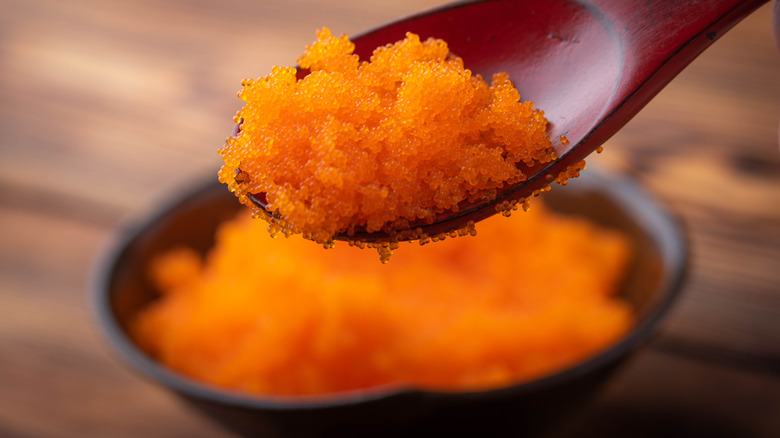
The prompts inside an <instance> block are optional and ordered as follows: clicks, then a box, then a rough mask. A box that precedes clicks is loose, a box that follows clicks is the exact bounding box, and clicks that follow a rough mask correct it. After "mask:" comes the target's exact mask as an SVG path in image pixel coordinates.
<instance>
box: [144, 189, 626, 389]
mask: <svg viewBox="0 0 780 438" xmlns="http://www.w3.org/2000/svg"><path fill="white" fill-rule="evenodd" d="M399 251H400V252H401V253H402V255H401V256H400V257H397V259H396V260H395V261H394V262H393V263H391V264H387V265H382V264H378V263H376V261H374V260H371V258H367V257H365V254H362V252H361V251H360V250H359V249H358V248H355V247H350V246H346V245H342V246H338V247H336V248H334V249H332V250H330V251H324V250H322V248H319V247H317V246H316V245H311V244H310V243H308V242H306V241H304V240H303V239H301V238H300V236H292V237H290V238H288V239H272V238H271V237H270V236H269V234H268V232H267V230H266V229H265V224H264V223H263V222H261V221H256V220H252V219H251V218H249V217H248V216H247V215H245V216H240V217H237V218H236V219H234V220H232V221H229V222H226V223H224V224H223V225H222V226H221V228H220V229H219V231H218V233H217V236H216V243H215V246H214V248H212V250H211V251H210V252H209V253H208V254H207V255H206V256H205V258H202V257H201V256H199V255H197V254H196V253H195V252H194V251H192V250H190V249H187V248H175V249H172V250H171V251H170V252H168V253H165V254H163V255H161V256H159V258H157V259H156V260H155V261H154V262H153V264H152V266H150V270H149V272H150V274H151V277H152V279H153V280H154V283H155V284H156V286H157V288H158V289H159V290H160V291H161V294H162V295H161V297H160V298H159V299H158V300H156V301H154V302H152V303H150V304H149V305H148V306H147V307H146V308H144V309H142V311H141V312H140V313H139V314H138V315H137V316H136V317H135V318H134V319H133V320H132V321H131V324H130V332H131V334H132V337H133V339H134V341H135V342H136V343H137V344H138V345H139V346H140V347H141V348H142V349H144V350H145V351H146V352H147V353H148V354H150V355H151V356H152V357H154V358H155V359H157V360H159V361H160V362H161V363H162V364H164V365H165V366H167V367H169V368H171V369H173V370H175V371H177V372H180V373H182V374H184V375H187V376H190V377H192V378H194V379H197V380H200V381H202V382H205V383H208V384H213V385H216V386H219V387H223V388H227V389H232V390H237V391H241V392H247V393H253V394H258V395H304V394H305V395H309V394H328V393H336V392H340V391H348V390H355V389H363V388H370V387H375V386H378V385H384V384H399V385H406V386H410V387H416V388H425V389H434V390H445V391H461V390H481V389H489V388H495V387H500V386H506V385H509V384H514V383H519V382H523V381H528V380H531V379H535V378H539V377H542V376H545V375H548V374H551V373H554V372H556V371H560V370H562V369H564V368H567V367H570V366H573V365H575V364H577V363H579V362H581V361H583V360H585V359H587V358H589V357H590V356H592V355H595V354H597V353H598V352H600V351H602V350H604V349H606V348H608V347H609V346H610V345H612V344H613V343H615V342H616V341H617V340H619V339H620V338H621V337H622V336H623V335H624V334H625V333H626V332H627V331H628V330H629V328H630V327H631V325H632V323H633V314H632V310H631V308H630V305H629V304H628V303H626V302H624V301H623V300H622V299H620V298H619V297H618V296H617V291H618V287H619V283H620V281H621V278H622V275H623V272H624V271H625V268H626V265H627V263H628V260H629V259H630V257H631V251H632V249H631V247H630V243H629V241H628V240H627V239H626V238H625V237H624V236H623V235H621V234H618V233H617V232H615V231H610V230H606V229H602V228H599V227H597V226H595V225H594V224H592V223H589V222H587V221H585V220H583V219H576V218H571V217H564V216H561V215H558V214H555V213H552V212H550V211H548V210H547V209H546V208H544V207H543V205H541V204H539V205H535V206H534V208H532V209H531V210H530V211H529V212H527V213H523V214H519V215H514V216H513V217H511V218H509V219H506V218H502V217H494V218H491V219H488V220H486V221H484V223H483V224H482V226H481V227H480V232H479V236H478V237H465V238H458V239H446V240H445V241H443V242H439V243H437V244H436V245H426V246H418V245H408V246H404V247H403V248H402V249H400V250H399Z"/></svg>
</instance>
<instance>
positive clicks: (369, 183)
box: [219, 29, 555, 259]
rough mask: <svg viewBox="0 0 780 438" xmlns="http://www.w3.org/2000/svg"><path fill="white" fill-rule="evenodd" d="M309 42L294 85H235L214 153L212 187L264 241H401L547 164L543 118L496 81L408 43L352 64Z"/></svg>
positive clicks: (277, 75) (290, 78) (281, 71)
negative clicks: (228, 121) (251, 217)
mask: <svg viewBox="0 0 780 438" xmlns="http://www.w3.org/2000/svg"><path fill="white" fill-rule="evenodd" d="M317 37H318V38H317V41H315V42H314V43H313V44H312V45H310V46H308V47H307V48H306V51H305V53H304V54H303V55H302V56H301V57H300V58H299V59H298V66H299V67H300V68H301V69H304V70H305V71H307V72H308V74H306V75H305V76H303V74H302V73H301V72H300V71H298V70H297V69H295V68H280V67H275V68H274V69H273V71H272V72H271V74H269V75H268V76H266V77H264V78H258V79H256V80H252V79H248V80H245V81H244V82H243V89H242V90H241V91H240V92H239V94H238V95H239V97H240V98H241V99H242V100H244V101H245V102H246V105H245V106H244V107H243V108H242V109H241V110H240V111H239V112H238V114H237V115H236V117H235V119H234V121H235V122H236V123H240V126H241V128H240V131H239V133H238V134H237V135H236V136H235V137H230V138H229V139H228V140H227V143H226V144H225V145H224V147H222V148H221V149H220V154H221V156H222V158H223V160H224V165H223V167H222V169H221V170H220V172H219V179H220V181H221V182H223V183H225V184H227V185H228V186H229V188H230V190H231V191H232V192H234V193H235V194H236V195H237V196H238V197H239V199H240V200H241V201H242V202H243V203H244V204H246V205H249V206H250V207H252V208H254V209H255V214H256V215H258V216H262V217H265V218H266V219H267V220H269V221H270V222H271V224H270V226H269V230H270V231H271V233H272V234H278V233H284V234H286V235H290V234H296V233H301V234H303V235H304V237H306V238H308V239H311V240H314V241H317V242H320V243H323V244H325V245H326V246H330V245H331V244H332V241H333V237H334V235H337V234H341V235H351V234H352V233H354V232H355V231H356V230H360V231H367V232H369V233H371V232H377V231H380V230H381V231H385V232H388V233H392V232H394V231H397V230H409V229H411V228H410V224H415V223H430V222H432V221H433V220H434V219H435V217H436V215H437V214H439V213H442V212H445V211H457V210H458V207H459V205H460V204H461V203H463V202H467V203H472V202H480V203H481V202H487V201H492V200H493V199H495V197H496V194H497V191H498V189H500V188H501V187H503V186H505V185H511V184H516V183H518V182H522V181H523V180H525V178H526V175H525V174H524V173H523V169H527V167H530V166H533V165H535V164H538V163H546V162H549V161H552V160H554V159H555V151H554V149H553V148H552V145H551V142H550V139H549V138H548V136H547V132H546V131H547V120H546V119H545V118H544V114H543V112H542V111H540V110H537V109H535V108H534V106H533V102H522V101H521V100H520V95H519V93H518V92H517V90H516V89H515V87H514V86H513V85H512V83H511V82H510V80H509V77H508V76H507V75H506V74H496V75H494V76H493V78H492V83H491V84H490V85H488V84H487V83H486V82H485V81H484V80H483V79H482V77H481V76H479V75H474V74H472V72H471V71H470V70H468V69H466V68H465V67H464V65H463V61H462V60H461V59H460V58H458V57H457V56H455V55H453V54H452V53H450V51H449V49H448V46H447V44H446V43H445V42H444V41H442V40H438V39H428V40H426V41H424V42H423V41H420V38H419V37H418V36H417V35H415V34H412V33H409V34H407V35H406V38H405V39H403V40H401V41H398V42H397V43H395V44H392V45H387V46H384V47H379V48H377V49H376V50H375V51H374V52H373V55H372V56H371V57H370V59H369V60H360V59H358V56H357V55H355V54H353V50H354V45H353V43H352V42H350V40H349V39H348V38H347V37H346V36H342V37H335V36H333V35H331V33H330V31H329V30H328V29H322V30H320V31H318V33H317ZM302 71H303V70H302ZM298 76H303V77H302V78H300V79H298ZM520 80H522V78H520ZM250 194H253V195H257V196H262V198H263V199H264V201H265V202H264V204H265V210H266V211H267V212H268V213H270V215H267V214H266V212H265V211H263V210H261V209H260V208H258V207H256V206H255V205H254V204H252V202H251V200H250V199H248V195H250ZM461 234H464V233H461ZM419 237H424V236H419ZM380 255H383V252H382V251H381V249H380ZM387 257H389V255H388V256H387ZM387 257H383V259H386V258H387Z"/></svg>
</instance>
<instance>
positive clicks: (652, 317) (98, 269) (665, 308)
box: [88, 169, 689, 411]
mask: <svg viewBox="0 0 780 438" xmlns="http://www.w3.org/2000/svg"><path fill="white" fill-rule="evenodd" d="M569 184H570V185H571V186H572V187H566V190H582V191H587V190H596V191H599V192H602V193H604V194H605V195H606V196H607V198H608V199H610V200H611V201H613V202H614V203H615V204H616V205H619V206H620V207H621V209H622V210H623V211H624V212H626V213H629V215H630V216H631V218H632V220H635V221H636V222H638V223H639V225H640V226H641V228H642V229H643V230H645V231H646V232H647V233H648V234H650V235H652V236H653V241H654V242H660V243H659V247H658V251H659V253H661V263H662V264H663V266H664V267H665V268H666V269H667V271H668V275H666V276H665V277H664V278H663V279H662V280H663V281H662V282H661V283H660V284H659V286H658V289H659V290H664V291H666V293H664V294H663V295H662V296H661V297H660V299H659V300H657V301H656V302H655V303H653V304H651V308H650V309H649V310H647V314H646V317H645V318H643V319H642V320H640V321H638V323H637V324H636V325H635V326H633V328H632V329H631V331H630V332H629V333H628V334H627V335H626V336H625V337H623V338H622V339H621V340H620V341H618V342H616V343H614V344H612V345H611V346H610V347H609V348H607V349H605V350H603V351H601V352H599V353H597V354H595V355H593V356H591V357H590V358H588V359H587V360H585V361H583V362H579V363H578V364H577V365H575V366H572V367H569V368H565V369H563V370H559V371H556V372H554V373H552V374H548V375H546V376H544V377H541V378H538V379H534V380H530V381H523V382H519V383H515V384H512V385H510V386H506V387H501V388H493V389H486V390H465V391H455V390H453V391H447V390H432V389H424V388H417V387H411V386H408V385H401V384H394V383H390V384H385V385H379V386H375V387H371V388H366V389H357V390H350V391H342V392H337V393H330V394H321V395H296V396H285V395H257V394H250V393H244V392H240V391H235V390H230V389H224V388H219V387H216V386H212V385H209V384H206V383H202V382H200V381H197V380H195V379H193V378H190V377H187V376H185V375H182V374H179V373H176V372H175V371H173V370H170V369H168V368H166V367H164V366H163V365H161V364H159V363H158V362H157V361H155V360H154V359H152V358H151V357H149V356H147V355H146V353H144V352H143V351H141V350H140V349H139V348H138V347H137V346H136V345H135V344H134V343H133V342H132V340H131V339H130V338H129V336H128V335H127V334H126V333H125V331H124V330H123V329H122V327H121V326H120V324H119V322H118V321H117V319H116V318H115V315H114V312H113V310H112V306H111V298H112V296H111V294H110V285H111V281H112V277H113V274H114V271H115V269H116V266H117V265H118V263H119V261H120V260H121V258H122V256H123V254H124V253H125V251H126V250H127V249H128V248H129V247H130V245H131V244H132V243H133V242H134V241H135V240H137V239H138V238H139V237H140V236H142V235H143V233H144V232H145V231H146V230H147V229H149V228H150V227H152V226H153V225H154V224H155V223H157V222H158V221H160V220H161V219H163V218H164V217H165V216H166V215H168V214H170V213H171V212H173V211H175V210H177V209H178V208H181V207H182V206H184V205H186V204H188V203H190V202H193V201H195V200H196V199H197V198H198V197H199V196H202V194H203V193H204V192H206V191H207V190H209V189H213V188H214V186H215V181H213V180H209V181H207V182H200V183H198V184H189V185H187V186H186V187H188V188H187V189H184V190H174V191H173V193H176V194H177V195H173V196H163V197H161V199H162V201H160V200H156V202H155V201H153V202H152V203H150V206H151V209H150V208H147V209H141V210H140V214H135V215H132V216H130V217H129V218H127V219H125V220H124V221H122V222H120V224H119V225H118V226H117V227H116V228H115V229H114V230H113V231H112V232H111V233H110V236H109V237H108V238H107V239H106V240H105V242H104V244H103V246H102V248H100V250H99V251H98V252H97V256H96V258H95V260H94V262H93V266H92V270H91V271H92V272H91V275H90V278H89V285H88V287H89V301H90V303H89V304H90V307H91V313H92V317H93V320H94V321H95V322H96V323H97V328H98V329H99V331H100V332H101V333H100V335H101V338H102V340H103V341H104V343H106V344H108V346H109V350H110V351H111V353H113V355H114V356H115V357H117V358H118V359H119V360H120V361H121V362H123V363H125V364H127V365H129V367H130V368H131V369H132V370H133V371H134V372H136V373H137V374H140V375H141V376H142V377H144V378H146V379H147V380H151V381H153V382H155V383H156V384H159V385H161V386H163V387H166V388H167V389H170V390H173V391H174V392H176V393H179V394H182V395H187V396H190V397H195V398H197V399H201V400H206V401H211V402H217V403H220V404H224V405H230V406H237V407H243V408H250V409H262V410H278V411H287V410H303V409H323V408H335V407H345V406H350V405H355V404H360V403H364V402H368V401H379V400H385V399H391V398H396V397H405V396H415V395H416V396H431V397H444V398H449V399H452V400H455V401H468V400H477V399H484V398H494V397H495V398H502V397H509V396H518V395H527V394H531V393H534V392H539V391H542V390H544V389H549V388H553V387H557V386H559V385H562V384H564V383H566V382H568V381H572V380H576V379H577V378H579V377H581V376H584V375H587V374H590V373H592V372H595V371H597V370H599V369H601V368H605V367H607V366H609V365H610V364H613V363H616V362H617V361H618V360H619V359H620V358H622V357H624V356H627V354H628V353H630V352H632V351H634V350H635V349H636V348H637V347H638V346H640V345H641V344H643V343H645V342H647V341H648V340H649V339H650V338H651V336H652V335H653V334H655V332H656V331H657V329H658V325H659V322H660V321H661V320H662V319H663V317H664V316H665V315H666V314H667V313H668V312H669V310H670V309H671V307H672V304H673V303H674V301H676V299H677V298H678V297H679V295H680V294H681V292H682V289H683V287H682V286H683V283H684V281H685V278H686V277H687V273H688V259H689V242H688V239H687V233H685V227H684V225H683V223H682V221H681V220H680V218H679V217H678V216H677V215H676V214H674V213H673V212H672V211H670V210H669V209H668V208H666V207H665V206H664V205H663V204H662V203H661V202H659V201H658V200H657V199H655V198H654V197H653V196H651V195H650V194H649V193H648V192H647V191H646V190H644V189H643V188H642V187H641V186H640V185H639V184H638V183H637V182H635V181H633V180H632V179H630V178H629V177H627V176H625V175H618V174H613V173H606V172H602V171H598V170H596V169H589V170H588V171H587V172H583V174H582V175H581V176H580V177H578V178H577V179H575V180H572V181H571V182H570V183H569ZM561 189H563V188H559V189H558V190H561ZM225 190H226V188H225ZM182 193H184V195H182ZM166 200H167V202H166ZM139 218H140V219H139ZM648 230H649V231H648Z"/></svg>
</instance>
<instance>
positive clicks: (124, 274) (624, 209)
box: [93, 171, 687, 437]
mask: <svg viewBox="0 0 780 438" xmlns="http://www.w3.org/2000/svg"><path fill="white" fill-rule="evenodd" d="M544 197H545V200H546V201H547V204H548V205H549V206H550V207H551V208H553V209H554V210H557V211H561V212H564V213H569V214H573V215H580V216H584V217H586V218H588V219H590V220H591V221H594V222H596V223H599V224H602V225H604V226H607V227H612V228H616V229H620V230H623V231H624V232H625V233H627V234H628V235H629V236H630V238H631V239H632V240H633V242H634V245H635V247H636V253H635V255H634V258H633V260H632V262H631V266H630V269H629V274H628V276H627V278H626V280H625V283H624V285H623V287H622V289H621V293H622V295H623V296H624V298H625V299H627V300H628V301H629V302H631V303H632V304H633V305H634V307H635V309H636V313H637V323H636V326H635V327H634V328H633V330H632V331H631V332H630V333H629V334H628V335H627V336H626V337H625V338H623V339H622V340H621V341H620V342H618V343H617V344H615V345H614V346H612V347H611V348H609V349H608V350H606V351H603V352H601V353H600V354H598V355H596V356H594V357H592V358H590V359H588V360H587V361H585V362H582V363H580V364H578V365H576V366H573V367H571V368H569V369H566V370H564V371H561V372H558V373H555V374H552V375H549V376H547V377H544V378H541V379H538V380H534V381H530V382H525V383H519V384H516V385H513V386H509V387H506V388H501V389H495V390H489V391H478V392H434V391H426V390H419V389H414V388H399V387H394V386H387V387H380V388H372V389H367V390H365V391H353V392H347V393H339V394H334V395H332V396H318V397H279V396H252V395H246V394H241V393H236V392H231V391H228V390H223V389H219V388H215V387H211V386H208V385H205V384H202V383H200V382H197V381H195V380H192V379H190V378H188V377H186V376H182V375H179V374H177V373H175V372H173V371H171V370H169V369H167V368H165V367H164V366H162V365H160V364H159V363H157V362H155V361H154V360H153V359H152V358H150V357H149V356H147V355H146V354H145V353H144V352H143V351H141V350H140V349H138V348H137V347H136V346H135V345H134V344H133V343H132V341H131V340H130V338H129V337H128V335H127V332H126V326H127V321H128V320H129V318H130V317H131V316H132V315H133V314H134V313H135V312H137V311H138V310H139V309H140V308H142V307H143V306H144V305H145V304H147V303H148V302H149V301H150V300H153V299H154V298H155V296H156V292H155V290H154V289H153V287H152V286H151V285H150V284H149V283H148V281H147V279H146V276H145V275H144V270H145V267H146V266H147V264H148V261H149V260H150V258H151V257H153V256H154V255H156V254H158V253H160V252H163V251H165V250H166V249H167V248H169V247H171V246H174V245H179V244H186V245H188V246H190V247H193V248H195V249H197V250H199V251H202V252H205V251H206V250H207V249H208V248H209V247H210V246H211V245H212V243H213V236H214V231H215V229H216V227H217V226H218V224H219V223H220V222H222V221H224V220H226V219H228V218H231V217H233V216H234V214H235V213H236V212H237V210H238V209H239V208H243V207H241V206H240V205H239V204H238V202H237V201H236V199H235V197H234V196H233V195H232V194H231V193H229V192H228V191H227V189H226V188H225V187H224V186H223V185H221V184H218V183H217V182H212V183H209V184H207V185H205V186H202V187H200V188H197V189H196V190H194V191H192V192H191V193H190V194H189V195H186V196H184V197H183V198H181V199H177V200H175V201H173V202H170V203H168V204H165V205H163V206H162V208H161V209H160V210H159V212H158V213H156V214H151V215H149V219H146V220H145V221H144V222H142V223H141V224H140V226H135V227H132V228H123V229H121V230H120V231H119V232H117V233H116V236H115V239H114V241H113V242H112V244H111V245H110V246H109V247H108V249H107V251H105V252H104V253H103V254H102V255H101V256H100V257H99V259H98V266H97V268H96V271H95V276H94V285H93V286H94V287H93V289H94V290H93V304H94V308H95V312H96V315H97V320H98V324H99V326H100V330H101V331H102V332H103V334H104V335H105V337H106V339H107V340H108V344H109V345H110V347H111V349H112V350H113V351H114V352H115V353H116V354H117V355H118V356H119V357H120V359H121V360H122V361H123V362H125V363H127V364H128V365H129V366H130V367H131V368H133V369H134V370H135V371H137V372H139V373H140V374H141V375H143V376H145V377H147V378H149V379H151V380H152V381H154V382H156V383H158V384H160V385H162V386H163V387H165V388H167V389H169V390H171V391H173V392H174V393H175V394H177V395H179V396H181V397H182V398H183V399H185V400H186V401H187V402H189V403H190V404H192V405H194V406H196V407H197V408H199V409H200V410H201V411H202V412H204V413H206V414H207V415H208V416H210V417H213V418H214V419H216V420H218V421H219V422H220V423H222V424H223V425H225V426H226V427H228V428H230V429H232V430H233V431H236V432H238V433H239V434H241V435H243V436H263V437H266V436H338V437H344V436H391V435H392V436H398V435H400V436H410V435H424V434H425V435H429V434H431V433H450V434H455V433H456V434H457V435H458V436H460V435H462V434H464V433H469V434H473V435H475V436H492V435H501V436H503V435H507V436H510V435H511V436H518V434H520V433H522V434H524V435H526V436H531V435H534V434H537V433H540V432H541V431H544V430H545V429H547V428H549V427H550V426H553V425H555V424H556V423H560V422H564V421H566V419H567V418H569V416H570V414H571V413H572V412H573V411H575V410H576V409H577V408H578V407H582V406H583V403H585V402H586V401H587V400H588V399H589V397H591V396H592V395H593V393H594V391H595V390H596V389H597V388H598V386H599V384H600V383H601V382H603V381H604V380H605V378H606V377H607V376H608V375H609V374H610V373H611V372H612V371H613V370H614V369H615V367H616V365H618V364H619V363H620V362H621V361H622V360H623V359H625V358H626V357H628V356H629V354H630V353H631V352H633V351H634V350H635V349H636V348H637V347H638V346H639V345H640V344H642V343H643V342H645V341H647V340H648V338H650V336H651V335H652V333H653V332H654V330H655V329H656V328H657V326H658V324H659V322H660V321H661V319H662V318H663V316H664V315H665V314H666V313H667V311H668V310H669V308H670V306H671V304H672V302H673V301H674V300H675V298H676V297H677V295H678V293H679V291H680V286H681V283H682V279H683V277H684V274H685V268H686V260H687V252H686V242H685V239H684V235H683V233H682V229H681V227H680V225H679V223H678V222H677V221H676V220H675V219H674V218H673V217H672V216H670V215H669V213H667V212H666V211H665V210H664V209H663V208H662V207H661V206H660V205H659V204H658V203H657V202H656V201H654V200H653V199H652V198H651V197H650V196H649V195H648V194H647V193H645V192H644V191H643V190H642V189H641V188H639V187H638V186H637V185H636V184H635V183H633V182H631V181H629V180H627V179H626V178H622V177H616V176H608V175H604V174H599V173H597V172H594V171H587V172H585V173H584V174H583V175H582V176H581V177H580V178H577V179H576V180H572V181H571V182H570V184H569V185H568V186H567V187H565V188H562V187H556V188H554V189H553V190H552V191H551V192H550V193H547V194H545V195H544ZM477 238H478V237H477ZM367 256H370V255H368V254H367Z"/></svg>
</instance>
